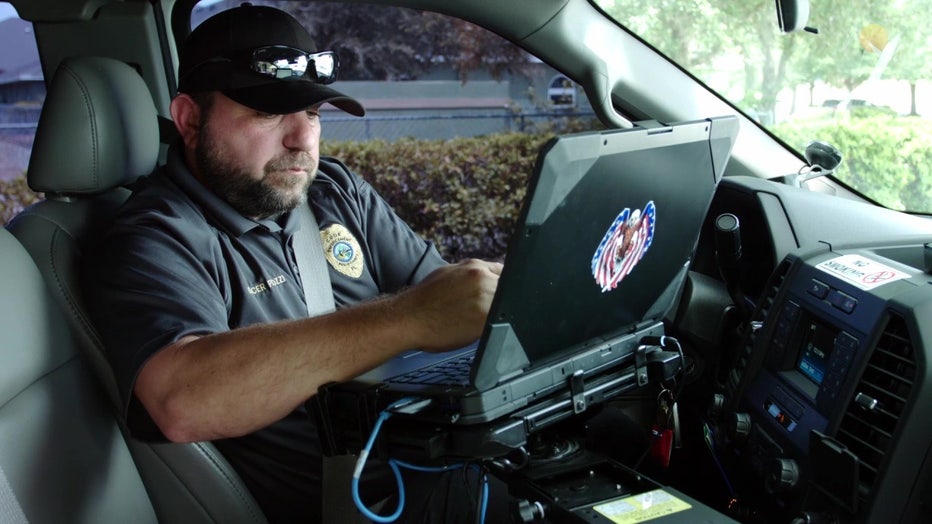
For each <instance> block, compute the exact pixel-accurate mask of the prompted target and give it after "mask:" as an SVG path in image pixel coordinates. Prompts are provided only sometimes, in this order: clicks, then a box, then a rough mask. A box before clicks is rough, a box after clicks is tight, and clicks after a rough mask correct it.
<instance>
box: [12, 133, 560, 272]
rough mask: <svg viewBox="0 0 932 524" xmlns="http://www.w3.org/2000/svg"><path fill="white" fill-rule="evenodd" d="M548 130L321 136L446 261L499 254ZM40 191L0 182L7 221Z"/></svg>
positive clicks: (330, 151) (332, 153) (331, 152)
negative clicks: (345, 138) (430, 136)
mask: <svg viewBox="0 0 932 524" xmlns="http://www.w3.org/2000/svg"><path fill="white" fill-rule="evenodd" d="M550 136H552V135H549V134H523V133H509V134H497V135H490V136H485V137H475V138H459V139H454V140H447V141H437V140H415V139H402V140H399V141H396V142H385V141H379V140H372V141H365V142H329V141H326V140H325V141H324V144H323V151H322V154H325V155H330V156H334V157H337V158H339V159H341V160H343V161H344V162H345V163H346V164H347V165H348V166H350V168H351V169H353V170H354V171H356V172H357V173H359V175H360V176H362V177H363V178H365V179H366V180H368V181H369V182H370V183H371V184H372V185H373V186H374V187H375V188H376V189H377V190H378V191H379V193H380V194H381V195H382V196H383V197H384V198H385V200H387V201H388V203H389V204H391V205H392V207H393V208H394V209H395V211H396V212H397V213H398V214H399V215H400V216H401V217H402V218H403V219H405V220H406V221H407V222H408V224H410V225H411V227H412V228H413V229H414V230H415V231H417V232H418V233H420V234H421V235H423V236H424V237H425V238H427V239H429V240H432V241H433V242H434V243H436V244H437V248H438V249H439V250H440V253H441V254H442V255H443V256H444V258H446V259H447V260H450V261H456V260H462V259H464V258H470V257H477V258H485V259H497V258H501V257H502V256H504V254H505V249H506V247H507V245H508V240H509V237H510V235H511V231H512V228H513V226H514V222H515V220H516V219H517V215H518V212H519V210H520V208H521V203H522V201H523V199H524V194H525V188H526V185H527V178H528V175H529V174H530V172H531V170H532V169H533V167H534V162H535V160H536V159H537V151H538V149H539V148H540V146H541V145H543V144H544V142H546V141H547V139H549V138H550ZM39 198H40V195H37V194H36V193H33V192H32V191H30V190H29V188H28V187H27V186H26V182H25V178H19V179H16V180H13V181H11V182H3V181H0V213H2V220H3V223H4V224H5V223H6V222H8V221H9V220H10V219H11V218H13V216H14V215H15V214H16V213H18V212H19V211H21V210H22V209H23V208H24V207H26V206H28V205H29V204H31V203H33V202H35V201H36V200H38V199H39Z"/></svg>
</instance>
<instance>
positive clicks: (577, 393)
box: [569, 369, 587, 415]
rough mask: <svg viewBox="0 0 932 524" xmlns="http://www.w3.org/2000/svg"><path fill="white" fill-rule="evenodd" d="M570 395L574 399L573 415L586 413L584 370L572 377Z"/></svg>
mask: <svg viewBox="0 0 932 524" xmlns="http://www.w3.org/2000/svg"><path fill="white" fill-rule="evenodd" d="M569 382H570V394H571V395H572V399H573V413H575V414H577V415H578V414H580V413H582V412H583V411H586V407H587V406H586V384H585V383H584V382H583V370H581V369H578V370H576V372H575V373H573V374H572V375H570V379H569Z"/></svg>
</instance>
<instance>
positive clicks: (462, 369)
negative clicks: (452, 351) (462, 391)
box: [389, 352, 476, 386]
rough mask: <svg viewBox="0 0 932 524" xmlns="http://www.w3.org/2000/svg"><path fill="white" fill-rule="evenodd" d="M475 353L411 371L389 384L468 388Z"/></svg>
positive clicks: (390, 380) (391, 380)
mask: <svg viewBox="0 0 932 524" xmlns="http://www.w3.org/2000/svg"><path fill="white" fill-rule="evenodd" d="M475 358H476V354H475V352H470V353H466V354H464V355H460V356H459V357H456V358H452V359H450V360H444V361H443V362H438V363H436V364H432V365H430V366H427V367H424V368H420V369H415V370H414V371H409V372H407V373H405V374H403V375H398V376H397V377H392V378H391V379H389V382H400V383H402V384H427V385H434V386H446V385H449V386H468V385H469V370H470V369H471V368H472V362H473V360H475Z"/></svg>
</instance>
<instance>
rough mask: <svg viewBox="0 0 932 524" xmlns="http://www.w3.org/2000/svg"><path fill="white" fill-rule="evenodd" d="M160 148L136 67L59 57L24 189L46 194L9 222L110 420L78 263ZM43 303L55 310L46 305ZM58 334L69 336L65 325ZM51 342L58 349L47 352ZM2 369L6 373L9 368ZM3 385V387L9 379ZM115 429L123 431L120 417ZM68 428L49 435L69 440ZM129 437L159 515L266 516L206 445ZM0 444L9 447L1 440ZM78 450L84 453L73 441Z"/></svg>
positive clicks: (117, 406) (112, 400)
mask: <svg viewBox="0 0 932 524" xmlns="http://www.w3.org/2000/svg"><path fill="white" fill-rule="evenodd" d="M159 147H160V144H159V129H158V114H157V111H156V109H155V106H154V104H153V102H152V98H151V95H150V93H149V90H148V88H147V86H146V84H145V82H144V81H143V80H142V78H141V77H140V76H139V74H138V73H137V72H136V71H135V70H134V69H133V68H132V67H130V66H128V65H127V64H125V63H122V62H119V61H116V60H113V59H109V58H102V57H76V58H69V59H66V60H64V61H62V63H61V64H60V66H59V68H58V70H57V71H56V73H55V76H54V78H53V79H52V82H51V84H50V86H49V90H48V95H47V97H46V101H45V104H44V107H43V110H42V115H41V117H40V120H39V125H38V128H37V133H36V139H35V143H34V146H33V152H32V157H31V160H30V164H29V169H28V172H27V182H28V184H29V186H30V188H32V189H33V190H34V191H38V192H43V193H45V196H46V199H45V200H44V201H41V202H39V203H37V204H34V205H33V206H31V207H30V208H28V209H27V210H25V211H23V212H22V213H21V214H20V215H18V216H17V217H16V218H14V219H13V220H12V221H11V222H10V223H9V224H8V226H7V227H8V228H9V230H10V231H11V232H12V233H13V234H14V235H15V236H16V237H17V238H18V239H19V241H20V242H21V243H22V245H23V246H25V248H26V250H27V251H28V252H29V254H30V255H31V256H32V258H33V260H34V261H35V264H36V265H37V266H38V268H39V271H40V272H41V274H42V276H43V277H44V279H45V281H46V283H47V284H48V287H49V289H50V291H51V296H52V298H53V302H54V303H55V304H56V305H57V306H59V308H60V309H61V311H63V312H64V314H65V318H66V320H67V326H68V327H69V328H70V330H69V333H70V335H71V337H72V339H73V340H74V341H76V343H77V346H78V348H79V351H80V353H81V354H82V356H83V357H84V360H85V361H86V362H87V364H88V365H89V367H90V369H91V370H92V371H93V375H94V376H95V377H96V379H97V383H98V384H99V385H101V386H102V388H101V389H102V391H103V393H104V395H105V398H106V400H105V403H104V406H105V407H107V408H108V409H109V410H110V412H111V415H112V416H111V419H110V421H111V422H113V421H120V420H122V415H121V414H122V407H121V403H120V401H119V396H118V394H117V389H116V385H115V380H114V377H113V373H112V371H111V369H110V366H109V364H108V362H107V361H106V358H105V353H104V349H103V345H102V343H101V341H100V339H99V337H98V336H97V334H96V333H95V330H94V328H93V326H92V325H91V323H90V321H89V317H88V315H87V314H86V310H85V307H84V301H83V300H82V298H81V293H80V285H79V281H78V271H77V268H78V267H79V264H80V260H81V256H82V251H83V250H84V249H85V248H86V246H90V245H92V242H93V241H94V238H95V235H97V234H99V233H100V232H101V231H103V230H104V229H105V228H106V224H107V223H108V221H109V220H110V219H111V218H112V217H113V215H114V213H115V212H116V210H117V208H118V207H119V206H120V204H121V203H122V202H123V201H125V199H126V198H127V196H128V195H129V191H128V190H127V189H126V188H125V187H124V186H125V185H126V184H128V183H129V182H132V181H133V180H135V179H136V178H138V177H140V176H145V175H148V174H149V173H150V172H152V170H153V169H154V168H155V167H156V164H157V161H158V155H159ZM3 296H4V299H3V301H4V304H3V307H4V308H8V307H13V305H12V304H7V301H8V300H11V301H16V300H18V299H17V298H14V297H16V295H15V294H10V293H8V292H7V291H6V290H4V293H3ZM8 297H9V298H8ZM36 307H37V308H38V307H39V306H36ZM45 309H53V308H51V304H49V305H47V306H45ZM27 318H28V317H27ZM43 318H44V317H42V316H37V317H36V319H35V320H34V321H33V324H34V325H35V326H36V327H33V326H30V328H29V332H25V331H24V332H22V333H21V336H22V337H23V338H24V339H25V338H29V337H31V336H35V337H41V336H43V335H44V336H52V335H51V334H47V333H45V331H43V328H42V325H40V324H41V322H42V321H43ZM13 325H15V324H11V326H13ZM23 325H26V324H25V323H24V324H23ZM11 329H12V328H11ZM6 332H8V331H0V333H6ZM0 336H5V335H0ZM54 336H55V337H57V339H61V340H64V339H66V338H67V337H66V336H65V332H64V327H62V329H60V330H58V331H56V333H55V334H54ZM51 342H52V341H49V343H51ZM59 342H60V340H56V341H55V343H56V345H57V344H58V343H59ZM37 343H38V342H37ZM0 346H6V344H5V343H4V344H0ZM4 349H6V348H5V347H4ZM53 349H54V350H55V351H62V350H60V349H58V348H49V349H48V351H52V350H53ZM0 367H3V368H5V367H6V366H5V365H4V364H2V363H0ZM3 373H4V376H6V369H4V370H3ZM85 386H86V384H85ZM0 387H6V381H4V383H3V384H0ZM62 393H64V392H62ZM2 400H3V399H0V402H2ZM114 416H115V418H114ZM94 424H96V422H94ZM120 428H121V430H123V432H124V434H126V431H125V427H123V426H122V424H121V425H120ZM93 429H94V430H95V431H96V430H97V428H93ZM67 435H68V433H62V434H60V435H57V436H54V437H53V436H52V435H47V436H46V437H45V438H49V439H52V438H54V439H60V440H67V438H66V436H67ZM3 442H4V443H6V442H8V441H7V440H6V439H5V438H4V440H3ZM126 443H127V444H128V447H129V449H130V451H131V452H132V456H133V458H134V459H135V462H136V466H137V468H138V471H139V476H141V478H142V480H143V481H144V483H145V487H146V490H147V491H148V494H149V497H150V499H151V501H152V505H153V507H154V509H155V512H156V514H157V515H158V518H159V520H160V521H161V522H224V523H231V522H233V523H235V522H265V521H266V519H265V517H264V515H263V514H262V512H261V510H260V509H259V507H258V505H257V504H256V502H255V500H254V499H253V497H252V495H251V494H250V493H249V492H248V490H247V489H246V487H245V485H244V484H243V483H242V481H241V480H240V479H239V477H238V476H237V474H236V473H235V472H234V470H233V469H232V468H231V467H230V465H229V464H228V463H227V461H226V460H225V459H224V458H223V457H222V456H221V455H220V453H219V452H218V451H217V450H216V448H215V447H214V446H213V445H212V444H210V443H207V442H204V443H195V444H149V443H144V442H140V441H137V440H134V439H132V438H129V437H127V438H126ZM0 447H3V448H5V451H3V453H6V452H9V448H8V447H7V446H6V445H3V446H0ZM74 448H75V451H76V452H78V453H80V452H81V451H80V447H79V446H78V445H77V443H75V446H74ZM104 466H105V465H104V464H101V467H102V468H103V467H104ZM121 466H122V465H121ZM8 473H9V472H8ZM120 473H121V474H122V473H125V474H127V475H129V474H130V473H132V474H135V471H133V472H122V470H121V471H120ZM107 480H108V482H107V483H108V484H109V483H110V479H107ZM68 520H71V519H68Z"/></svg>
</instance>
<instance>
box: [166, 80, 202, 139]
mask: <svg viewBox="0 0 932 524" xmlns="http://www.w3.org/2000/svg"><path fill="white" fill-rule="evenodd" d="M169 111H170V112H171V115H172V120H173V121H174V122H175V127H176V128H177V129H178V134H180V135H181V140H182V141H184V145H185V148H186V149H194V147H195V146H196V145H197V136H198V131H200V129H201V106H199V105H198V104H197V102H195V101H194V99H193V98H191V95H188V94H186V93H180V94H179V95H178V96H176V97H175V98H173V99H172V103H171V106H169Z"/></svg>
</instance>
